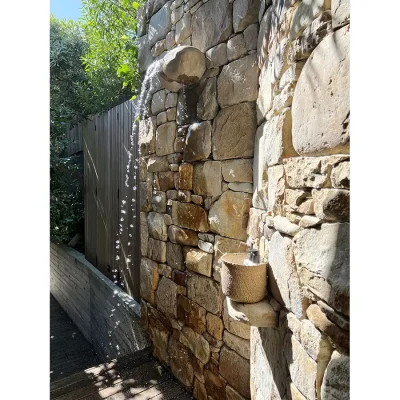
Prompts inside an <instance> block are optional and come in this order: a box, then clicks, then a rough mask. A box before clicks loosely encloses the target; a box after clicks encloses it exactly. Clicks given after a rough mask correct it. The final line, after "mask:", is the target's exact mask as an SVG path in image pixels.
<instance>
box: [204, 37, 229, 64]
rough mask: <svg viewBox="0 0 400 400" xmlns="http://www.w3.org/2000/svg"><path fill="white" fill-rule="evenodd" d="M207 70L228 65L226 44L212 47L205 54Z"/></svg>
mask: <svg viewBox="0 0 400 400" xmlns="http://www.w3.org/2000/svg"><path fill="white" fill-rule="evenodd" d="M206 63H207V68H214V67H220V66H221V65H225V64H227V63H228V56H227V48H226V43H221V44H219V45H217V46H215V47H212V48H211V49H210V50H208V51H207V52H206Z"/></svg>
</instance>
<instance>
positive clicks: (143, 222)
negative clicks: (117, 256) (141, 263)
mask: <svg viewBox="0 0 400 400" xmlns="http://www.w3.org/2000/svg"><path fill="white" fill-rule="evenodd" d="M148 240H149V230H148V227H147V213H145V212H141V213H140V252H141V255H142V256H143V257H146V256H147V241H148Z"/></svg>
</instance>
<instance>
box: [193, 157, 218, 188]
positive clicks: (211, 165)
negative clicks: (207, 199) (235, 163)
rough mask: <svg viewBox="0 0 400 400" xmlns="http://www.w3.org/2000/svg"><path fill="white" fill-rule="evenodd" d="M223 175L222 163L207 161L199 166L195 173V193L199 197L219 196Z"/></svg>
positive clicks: (196, 167) (195, 168)
mask: <svg viewBox="0 0 400 400" xmlns="http://www.w3.org/2000/svg"><path fill="white" fill-rule="evenodd" d="M221 187H222V175H221V162H220V161H207V162H205V163H204V164H198V165H196V166H195V167H194V171H193V191H194V193H196V194H199V195H206V196H219V195H220V194H221Z"/></svg>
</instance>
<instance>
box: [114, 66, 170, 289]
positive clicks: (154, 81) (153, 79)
mask: <svg viewBox="0 0 400 400" xmlns="http://www.w3.org/2000/svg"><path fill="white" fill-rule="evenodd" d="M162 64H163V60H162V59H159V60H156V61H154V62H153V63H152V64H151V65H150V66H149V68H148V69H147V71H146V74H145V76H144V79H143V82H142V85H141V88H140V92H139V96H138V98H137V99H136V100H135V103H134V104H133V120H134V121H135V122H136V121H137V119H139V118H140V119H141V118H143V117H144V116H145V114H146V105H147V104H148V103H149V101H150V98H151V96H152V94H153V93H154V92H156V91H157V90H160V89H161V87H160V82H159V79H158V78H157V76H156V74H157V73H158V72H159V71H160V69H161V67H162ZM137 131H138V129H137V124H135V123H134V124H133V127H132V132H131V135H130V137H129V139H130V148H129V151H128V152H127V155H128V162H127V165H126V172H125V187H127V188H131V190H132V191H133V192H136V191H137V186H136V177H137V171H138V169H139V158H135V157H134V156H133V155H134V154H135V144H136V143H140V142H141V141H142V140H143V139H144V137H141V136H142V135H143V136H144V135H146V132H143V133H142V132H139V133H138V132H137ZM138 150H139V157H140V146H139V149H138ZM132 169H133V170H132ZM131 170H132V172H133V174H131ZM132 175H133V176H132ZM131 180H132V182H130V181H131ZM134 197H135V196H134V195H133V196H132V199H131V215H130V216H128V214H127V211H129V207H128V210H127V209H126V207H127V205H128V204H129V203H127V201H126V200H122V201H121V206H120V213H121V215H120V219H119V222H120V223H119V224H118V230H117V237H118V238H119V240H117V241H116V245H115V249H116V256H115V260H116V261H118V262H121V261H122V262H124V263H126V267H127V269H128V270H129V268H128V267H129V266H130V264H131V258H130V257H131V254H130V253H128V252H126V253H128V254H126V253H125V251H124V249H123V246H122V245H123V241H122V240H120V236H121V235H122V234H123V232H124V230H126V231H128V232H127V233H128V238H129V239H128V243H127V245H128V247H129V249H130V248H131V247H130V246H131V245H132V244H134V240H132V239H133V234H132V233H133V229H134V224H129V222H128V221H129V220H130V219H135V218H136V215H135V214H136V207H137V205H136V199H135V198H134ZM127 198H128V196H127V195H126V196H125V199H127ZM122 215H124V217H125V218H124V217H122ZM124 225H126V226H125V227H124ZM129 249H128V250H129ZM121 267H122V265H121ZM120 270H121V268H120ZM117 271H118V270H117V269H116V270H115V272H117ZM113 272H114V271H113ZM114 279H115V275H114ZM119 280H120V282H118V281H117V280H116V281H114V283H117V284H119V285H120V286H121V287H124V286H125V285H124V282H123V275H122V274H121V276H119Z"/></svg>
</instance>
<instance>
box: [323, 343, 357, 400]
mask: <svg viewBox="0 0 400 400" xmlns="http://www.w3.org/2000/svg"><path fill="white" fill-rule="evenodd" d="M321 399H323V400H333V399H343V400H348V399H350V358H349V357H347V356H345V355H342V354H340V353H338V352H337V351H335V352H334V353H333V355H332V359H331V361H330V362H329V364H328V367H327V369H326V372H325V375H324V380H323V382H322V386H321Z"/></svg>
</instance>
